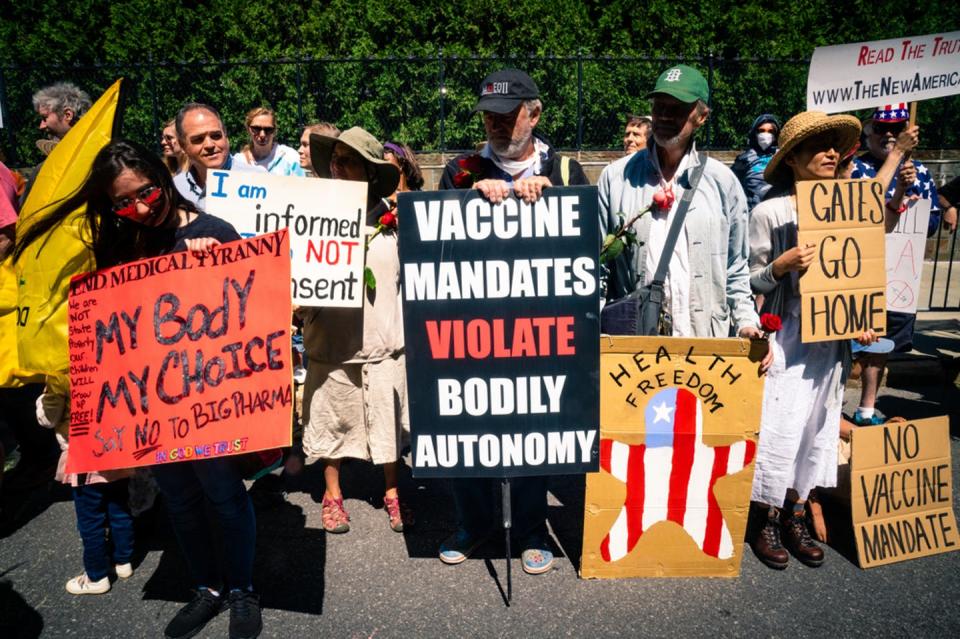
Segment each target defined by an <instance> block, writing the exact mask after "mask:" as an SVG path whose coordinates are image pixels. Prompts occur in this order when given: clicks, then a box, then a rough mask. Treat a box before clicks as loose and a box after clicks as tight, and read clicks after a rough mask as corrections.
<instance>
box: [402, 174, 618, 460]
mask: <svg viewBox="0 0 960 639" xmlns="http://www.w3.org/2000/svg"><path fill="white" fill-rule="evenodd" d="M399 220H400V224H399V233H400V262H401V275H402V285H403V293H402V294H403V316H404V318H403V319H404V337H405V341H406V357H407V387H408V392H409V400H410V422H411V430H412V448H413V465H414V468H413V472H414V475H416V476H418V477H440V476H446V477H510V476H524V475H547V474H564V473H581V472H587V471H595V470H596V469H597V463H598V457H597V451H598V441H597V431H598V427H599V410H600V408H599V407H600V400H599V377H598V376H599V365H600V357H599V349H598V343H599V342H598V341H599V337H600V331H599V329H600V325H599V319H598V308H599V293H598V290H599V287H598V282H599V274H598V259H597V256H598V252H599V246H600V238H599V225H598V222H597V220H598V217H597V191H596V188H595V187H565V188H550V189H546V190H545V191H544V193H543V197H542V198H541V199H540V200H539V201H538V202H536V203H535V204H533V205H528V204H525V203H523V202H522V201H520V200H518V199H517V198H515V197H512V196H511V197H510V198H509V199H507V200H506V201H504V202H503V203H502V204H498V205H492V204H490V203H489V202H488V201H487V200H485V199H484V198H482V197H481V196H480V195H479V194H478V192H477V191H475V190H471V191H447V192H431V193H403V194H401V196H400V200H399Z"/></svg>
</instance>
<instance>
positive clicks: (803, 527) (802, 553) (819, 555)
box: [783, 510, 823, 568]
mask: <svg viewBox="0 0 960 639" xmlns="http://www.w3.org/2000/svg"><path fill="white" fill-rule="evenodd" d="M783 545H784V546H786V547H787V550H789V551H790V554H792V555H793V556H794V557H796V558H797V559H799V560H800V561H801V562H802V563H804V564H806V565H807V566H810V567H811V568H816V567H818V566H820V564H822V563H823V549H822V548H820V546H818V545H817V544H816V542H814V541H813V539H812V538H811V537H810V530H809V529H808V528H807V518H806V514H805V513H804V511H802V510H800V511H796V510H791V511H789V512H788V511H786V510H784V511H783Z"/></svg>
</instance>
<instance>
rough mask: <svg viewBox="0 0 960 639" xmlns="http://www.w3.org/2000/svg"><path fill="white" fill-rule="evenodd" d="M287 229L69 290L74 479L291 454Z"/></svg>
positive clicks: (138, 266) (154, 261)
mask: <svg viewBox="0 0 960 639" xmlns="http://www.w3.org/2000/svg"><path fill="white" fill-rule="evenodd" d="M289 256H290V245H289V239H288V235H287V231H286V230H282V231H278V232H276V233H271V234H268V235H262V236H259V237H255V238H250V239H248V240H242V241H238V242H230V243H228V244H223V245H221V246H218V247H216V248H215V249H213V251H212V252H211V253H210V254H208V255H204V256H201V257H194V256H193V255H192V254H190V253H189V252H179V253H172V254H170V255H163V256H160V257H155V258H149V259H145V260H141V261H138V262H131V263H129V264H124V265H121V266H117V267H114V268H109V269H104V270H101V271H95V272H93V273H86V274H84V275H80V276H77V277H75V278H74V279H73V280H72V281H71V283H70V298H69V313H68V317H69V344H70V382H71V395H70V409H71V415H70V448H69V452H68V460H67V470H68V471H69V472H76V473H82V472H91V471H98V470H112V469H117V468H132V467H135V466H148V465H152V464H160V463H168V462H176V461H182V460H191V459H204V458H210V457H217V456H222V455H234V454H238V453H245V452H250V451H257V450H265V449H270V448H277V447H281V446H289V445H290V423H291V410H292V402H293V398H292V372H291V370H292V369H291V360H290V310H291V307H290V291H289V284H288V282H289V281H290V257H289Z"/></svg>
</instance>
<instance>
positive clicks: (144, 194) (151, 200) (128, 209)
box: [113, 184, 163, 217]
mask: <svg viewBox="0 0 960 639" xmlns="http://www.w3.org/2000/svg"><path fill="white" fill-rule="evenodd" d="M161 197H163V191H162V190H160V187H159V186H154V185H153V184H148V185H147V186H145V187H143V188H142V189H140V190H139V191H137V195H136V196H135V197H133V198H129V197H125V198H123V199H122V200H120V201H119V202H117V203H116V204H114V205H113V212H114V214H115V215H117V216H119V217H133V216H135V215H136V214H137V202H143V203H144V204H145V205H146V206H147V208H150V209H152V208H153V206H154V205H155V204H156V203H157V202H159V201H160V198H161Z"/></svg>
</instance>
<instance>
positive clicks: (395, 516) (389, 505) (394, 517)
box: [383, 496, 413, 532]
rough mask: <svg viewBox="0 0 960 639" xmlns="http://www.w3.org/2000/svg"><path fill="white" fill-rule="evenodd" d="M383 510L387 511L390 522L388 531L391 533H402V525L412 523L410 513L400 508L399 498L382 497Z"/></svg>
mask: <svg viewBox="0 0 960 639" xmlns="http://www.w3.org/2000/svg"><path fill="white" fill-rule="evenodd" d="M383 508H384V510H386V511H387V517H389V520H390V530H392V531H393V532H403V525H404V523H407V524H412V523H413V516H412V514H411V513H410V511H409V510H406V509H401V508H400V497H394V498H393V499H391V498H389V497H387V496H384V498H383Z"/></svg>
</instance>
